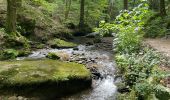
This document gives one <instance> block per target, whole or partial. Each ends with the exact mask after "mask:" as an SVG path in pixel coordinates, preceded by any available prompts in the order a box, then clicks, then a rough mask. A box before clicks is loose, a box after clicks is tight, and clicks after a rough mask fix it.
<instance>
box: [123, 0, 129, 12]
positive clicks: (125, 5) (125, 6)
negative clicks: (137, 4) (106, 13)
mask: <svg viewBox="0 0 170 100" xmlns="http://www.w3.org/2000/svg"><path fill="white" fill-rule="evenodd" d="M124 9H126V10H128V0H124Z"/></svg>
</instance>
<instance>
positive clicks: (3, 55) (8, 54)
mask: <svg viewBox="0 0 170 100" xmlns="http://www.w3.org/2000/svg"><path fill="white" fill-rule="evenodd" d="M18 54H19V53H18V51H16V50H14V49H5V50H4V51H2V52H0V59H2V60H7V59H15V58H16V57H17V56H18Z"/></svg>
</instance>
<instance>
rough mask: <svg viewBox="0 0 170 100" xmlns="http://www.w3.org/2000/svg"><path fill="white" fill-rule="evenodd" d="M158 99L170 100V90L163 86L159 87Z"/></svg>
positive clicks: (157, 91) (157, 90)
mask: <svg viewBox="0 0 170 100" xmlns="http://www.w3.org/2000/svg"><path fill="white" fill-rule="evenodd" d="M156 97H157V98H158V99H159V100H169V99H170V89H169V88H167V87H164V86H162V85H157V87H156Z"/></svg>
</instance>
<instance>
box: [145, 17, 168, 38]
mask: <svg viewBox="0 0 170 100" xmlns="http://www.w3.org/2000/svg"><path fill="white" fill-rule="evenodd" d="M166 30H167V23H166V19H164V18H161V17H157V18H155V19H154V20H151V21H150V22H149V23H148V24H147V25H146V27H145V37H151V38H155V37H162V36H165V33H166Z"/></svg>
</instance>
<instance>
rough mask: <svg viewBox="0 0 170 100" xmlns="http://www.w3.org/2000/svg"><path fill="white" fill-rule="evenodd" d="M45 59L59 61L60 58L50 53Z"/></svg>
mask: <svg viewBox="0 0 170 100" xmlns="http://www.w3.org/2000/svg"><path fill="white" fill-rule="evenodd" d="M46 57H47V58H49V59H53V60H56V59H60V57H59V56H58V55H57V54H56V53H52V52H50V53H48V54H47V56H46Z"/></svg>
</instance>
